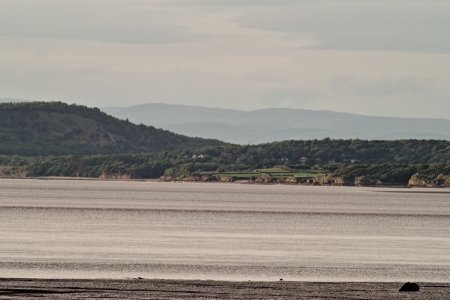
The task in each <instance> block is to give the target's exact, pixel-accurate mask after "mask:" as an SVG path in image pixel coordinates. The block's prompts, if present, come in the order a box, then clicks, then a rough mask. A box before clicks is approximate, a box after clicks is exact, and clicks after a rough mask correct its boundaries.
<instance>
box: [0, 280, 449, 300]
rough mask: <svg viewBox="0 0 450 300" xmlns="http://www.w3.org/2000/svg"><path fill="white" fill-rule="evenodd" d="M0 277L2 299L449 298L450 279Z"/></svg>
mask: <svg viewBox="0 0 450 300" xmlns="http://www.w3.org/2000/svg"><path fill="white" fill-rule="evenodd" d="M401 285H402V283H374V282H335V283H332V282H288V281H277V282H229V281H196V280H192V281H183V280H147V279H127V280H106V279H103V280H102V279H99V280H83V279H80V280H67V279H65V280H62V279H14V278H4V279H0V298H1V299H13V298H14V299H30V298H51V299H93V298H103V299H448V298H449V297H450V283H419V285H420V287H421V289H420V291H419V292H409V293H408V292H398V289H399V288H400V286H401Z"/></svg>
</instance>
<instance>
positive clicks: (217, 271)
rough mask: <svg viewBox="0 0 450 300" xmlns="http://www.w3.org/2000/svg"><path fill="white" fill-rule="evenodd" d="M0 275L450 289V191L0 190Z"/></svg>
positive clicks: (55, 185) (101, 185)
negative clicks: (437, 285) (446, 285)
mask: <svg viewBox="0 0 450 300" xmlns="http://www.w3.org/2000/svg"><path fill="white" fill-rule="evenodd" d="M0 240H1V242H0V277H37V278H128V277H138V276H140V277H145V278H166V279H215V280H278V279H279V278H283V279H285V280H307V281H405V280H415V281H434V282H450V193H449V191H448V190H431V189H426V190H423V189H379V188H352V187H308V186H287V185H246V184H213V183H204V184H202V183H156V182H131V181H129V182H126V181H122V182H120V181H85V180H73V181H71V180H7V179H2V180H0Z"/></svg>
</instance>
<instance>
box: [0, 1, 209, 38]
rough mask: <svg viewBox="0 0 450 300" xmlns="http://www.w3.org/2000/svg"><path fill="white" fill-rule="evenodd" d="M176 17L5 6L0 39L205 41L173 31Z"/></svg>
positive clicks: (107, 8) (112, 5)
mask: <svg viewBox="0 0 450 300" xmlns="http://www.w3.org/2000/svg"><path fill="white" fill-rule="evenodd" d="M177 17H178V15H177V14H174V13H173V12H169V11H164V10H163V11H161V10H158V9H157V7H151V6H148V5H146V4H145V2H142V1H137V2H136V1H133V2H131V1H130V2H128V1H122V2H121V1H114V0H113V1H101V0H100V1H72V0H69V1H51V0H44V1H39V2H38V1H28V2H26V1H21V2H20V1H17V2H14V3H13V2H11V1H5V2H1V3H0V36H8V37H27V38H54V39H77V40H92V41H99V42H107V43H175V42H185V41H200V40H207V39H209V37H208V36H207V35H205V34H199V33H193V32H189V31H188V30H187V29H186V28H184V27H183V26H182V25H174V23H176V22H174V20H175V19H177ZM171 19H172V20H171Z"/></svg>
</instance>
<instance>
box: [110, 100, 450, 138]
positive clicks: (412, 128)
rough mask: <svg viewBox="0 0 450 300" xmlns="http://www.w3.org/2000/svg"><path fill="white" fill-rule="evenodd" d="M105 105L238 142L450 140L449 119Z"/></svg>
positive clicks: (121, 113) (140, 119) (150, 121)
mask: <svg viewBox="0 0 450 300" xmlns="http://www.w3.org/2000/svg"><path fill="white" fill-rule="evenodd" d="M103 110H104V111H106V112H107V113H109V114H111V115H114V116H116V117H119V118H123V119H124V118H128V119H129V120H131V121H133V122H136V123H144V124H147V125H153V126H156V127H160V128H164V129H167V130H171V131H173V132H177V133H180V134H184V135H187V136H199V137H204V138H215V139H219V140H223V141H227V142H232V143H239V144H258V143H266V142H273V141H281V140H291V139H296V140H298V139H321V138H326V137H330V138H338V139H341V138H342V139H352V138H360V139H446V140H450V120H445V119H418V118H416V119H407V118H391V117H373V116H363V115H355V114H347V113H339V112H331V111H314V110H301V109H287V108H271V109H260V110H253V111H239V110H227V109H218V108H206V107H196V106H185V105H169V104H158V103H149V104H143V105H136V106H131V107H105V108H103Z"/></svg>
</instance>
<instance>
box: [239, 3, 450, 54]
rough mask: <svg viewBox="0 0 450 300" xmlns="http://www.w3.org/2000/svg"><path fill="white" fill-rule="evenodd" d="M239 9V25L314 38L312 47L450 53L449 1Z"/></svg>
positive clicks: (267, 6) (312, 4) (310, 4)
mask: <svg viewBox="0 0 450 300" xmlns="http://www.w3.org/2000/svg"><path fill="white" fill-rule="evenodd" d="M287 6H288V5H284V6H283V5H280V6H273V5H270V6H269V5H266V6H264V5H261V6H259V7H253V8H252V9H244V10H243V12H242V13H241V14H240V16H239V17H238V18H237V21H238V22H240V24H241V26H244V27H252V28H258V29H260V30H268V31H276V32H282V33H285V34H286V36H287V37H290V38H305V37H309V38H312V39H314V40H316V43H315V44H314V45H313V46H311V48H313V49H334V50H364V51H403V52H437V53H450V38H449V36H448V34H447V33H448V32H449V31H450V2H448V1H435V2H433V3H432V4H431V3H430V2H429V1H425V0H423V1H418V0H416V1H415V0H412V1H386V0H380V1H359V0H358V1H353V0H344V1H297V2H296V3H291V4H290V5H289V7H287Z"/></svg>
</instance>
